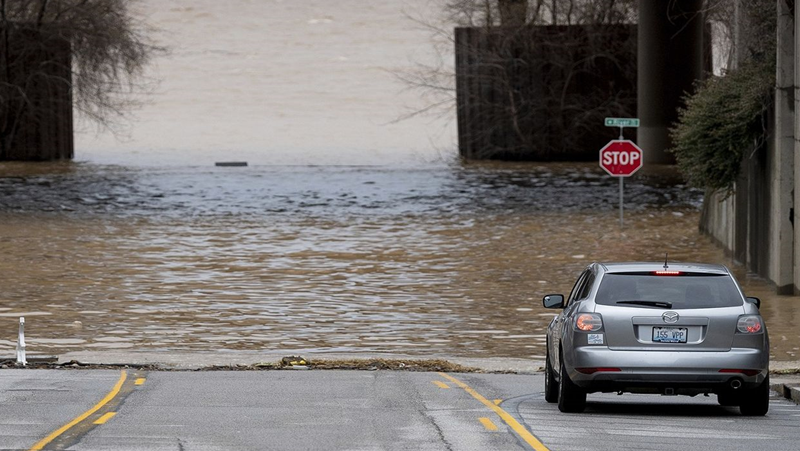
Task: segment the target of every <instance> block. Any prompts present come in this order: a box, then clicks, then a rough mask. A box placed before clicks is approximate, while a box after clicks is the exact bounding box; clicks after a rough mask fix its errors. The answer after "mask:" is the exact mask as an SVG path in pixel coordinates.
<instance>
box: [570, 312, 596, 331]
mask: <svg viewBox="0 0 800 451" xmlns="http://www.w3.org/2000/svg"><path fill="white" fill-rule="evenodd" d="M602 327H603V318H602V317H601V316H600V315H599V314H597V313H581V314H580V315H578V317H577V318H575V328H576V329H578V330H582V331H584V332H591V331H593V330H600V329H601V328H602Z"/></svg>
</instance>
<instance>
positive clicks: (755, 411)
mask: <svg viewBox="0 0 800 451" xmlns="http://www.w3.org/2000/svg"><path fill="white" fill-rule="evenodd" d="M768 410H769V375H767V377H766V378H764V382H762V383H761V385H759V386H758V387H756V388H753V389H750V390H745V391H744V392H743V393H742V398H741V404H740V405H739V411H740V412H741V413H742V415H747V416H751V417H760V416H764V415H766V414H767V411H768Z"/></svg>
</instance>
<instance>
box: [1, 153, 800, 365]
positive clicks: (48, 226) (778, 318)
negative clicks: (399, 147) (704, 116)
mask: <svg viewBox="0 0 800 451" xmlns="http://www.w3.org/2000/svg"><path fill="white" fill-rule="evenodd" d="M674 182H675V180H673V179H671V177H670V176H668V175H667V174H665V173H663V172H662V173H659V172H655V173H651V174H650V175H642V176H637V177H635V178H633V179H631V180H629V182H628V184H627V185H626V195H627V199H628V202H629V207H630V209H629V210H628V211H627V216H626V228H625V230H624V232H620V230H619V228H618V227H617V223H616V221H617V211H616V209H615V208H616V199H617V198H616V196H617V185H616V183H615V180H611V179H609V178H608V177H606V176H604V175H603V174H601V173H600V171H599V170H598V169H597V168H596V167H595V166H594V165H558V164H550V165H492V164H487V165H466V166H463V165H441V166H436V167H433V168H431V167H426V168H414V167H269V166H263V167H249V168H213V167H212V168H206V167H202V168H201V167H171V168H166V169H153V168H126V167H115V166H103V165H93V164H84V163H81V164H53V165H49V164H47V165H25V164H0V255H2V259H0V351H4V352H3V353H5V354H8V353H9V352H10V351H11V350H12V349H13V347H14V340H15V336H16V321H17V317H18V316H21V315H24V316H26V318H27V325H26V327H27V333H28V338H29V340H28V341H29V348H30V349H31V350H35V351H39V352H46V353H55V354H58V353H62V352H65V351H72V350H92V349H94V350H103V349H131V350H152V351H172V350H174V351H206V350H221V349H223V350H230V351H237V350H248V351H255V350H268V351H286V352H315V351H335V352H353V353H367V352H397V353H403V354H412V355H419V356H441V355H450V356H476V357H488V356H501V357H502V356H506V357H520V356H521V357H541V356H542V355H543V354H542V353H543V346H542V342H543V331H544V328H545V326H546V324H547V323H548V322H549V319H550V318H551V315H552V312H551V311H546V310H544V309H543V308H541V301H540V299H541V297H542V295H544V294H546V293H550V292H561V293H565V292H568V291H569V289H570V287H571V283H572V281H573V280H574V278H575V276H576V275H577V274H578V273H579V272H580V270H581V269H582V267H583V266H584V265H586V264H587V263H589V262H591V261H593V260H659V259H661V258H663V254H664V252H669V253H670V256H671V258H673V259H675V260H683V261H687V260H697V261H705V262H718V263H724V264H730V262H729V261H728V260H727V259H726V258H725V257H724V255H723V254H722V252H721V251H720V250H718V249H717V248H716V247H715V246H713V245H712V244H711V243H710V242H709V240H708V239H706V238H705V237H702V236H700V235H699V234H698V232H697V222H698V216H699V213H698V206H699V202H700V200H701V194H700V193H699V192H698V191H695V190H691V189H688V188H687V187H685V186H682V185H680V184H678V185H674ZM737 271H738V273H739V277H740V279H741V280H742V281H743V283H744V285H745V289H746V291H747V292H748V294H751V295H757V296H760V297H761V298H762V300H763V305H764V307H763V314H764V315H765V317H766V320H767V323H768V326H769V328H770V331H771V334H772V337H773V354H774V358H776V359H779V360H785V359H792V360H795V359H796V354H797V353H798V348H797V346H798V345H797V344H798V343H800V333H798V331H797V328H796V327H795V325H796V324H797V323H798V322H799V321H800V298H796V297H779V296H776V295H774V294H772V291H771V290H770V288H769V287H768V286H766V284H764V283H763V282H761V281H759V280H758V279H754V278H748V277H746V275H744V274H742V272H741V270H740V269H737Z"/></svg>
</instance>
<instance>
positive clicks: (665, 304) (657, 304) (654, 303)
mask: <svg viewBox="0 0 800 451" xmlns="http://www.w3.org/2000/svg"><path fill="white" fill-rule="evenodd" d="M617 304H630V305H644V306H647V307H661V308H672V302H663V301H617Z"/></svg>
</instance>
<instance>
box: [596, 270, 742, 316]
mask: <svg viewBox="0 0 800 451" xmlns="http://www.w3.org/2000/svg"><path fill="white" fill-rule="evenodd" d="M620 301H644V302H642V303H641V304H642V305H636V304H634V303H631V302H622V304H620ZM595 302H596V303H598V304H603V305H630V306H631V307H647V305H645V304H646V303H647V302H658V303H668V304H670V306H669V307H666V306H660V307H661V308H665V307H666V308H671V309H694V308H713V307H734V306H737V305H742V302H743V301H742V298H741V295H740V294H739V290H737V289H736V284H735V283H734V281H733V279H731V278H730V276H728V275H724V274H720V275H716V274H691V273H687V274H684V275H680V276H658V275H653V274H652V273H618V274H606V275H605V276H603V280H602V281H601V282H600V287H599V288H598V289H597V296H596V297H595ZM653 307H656V308H658V307H659V306H657V305H653Z"/></svg>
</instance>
